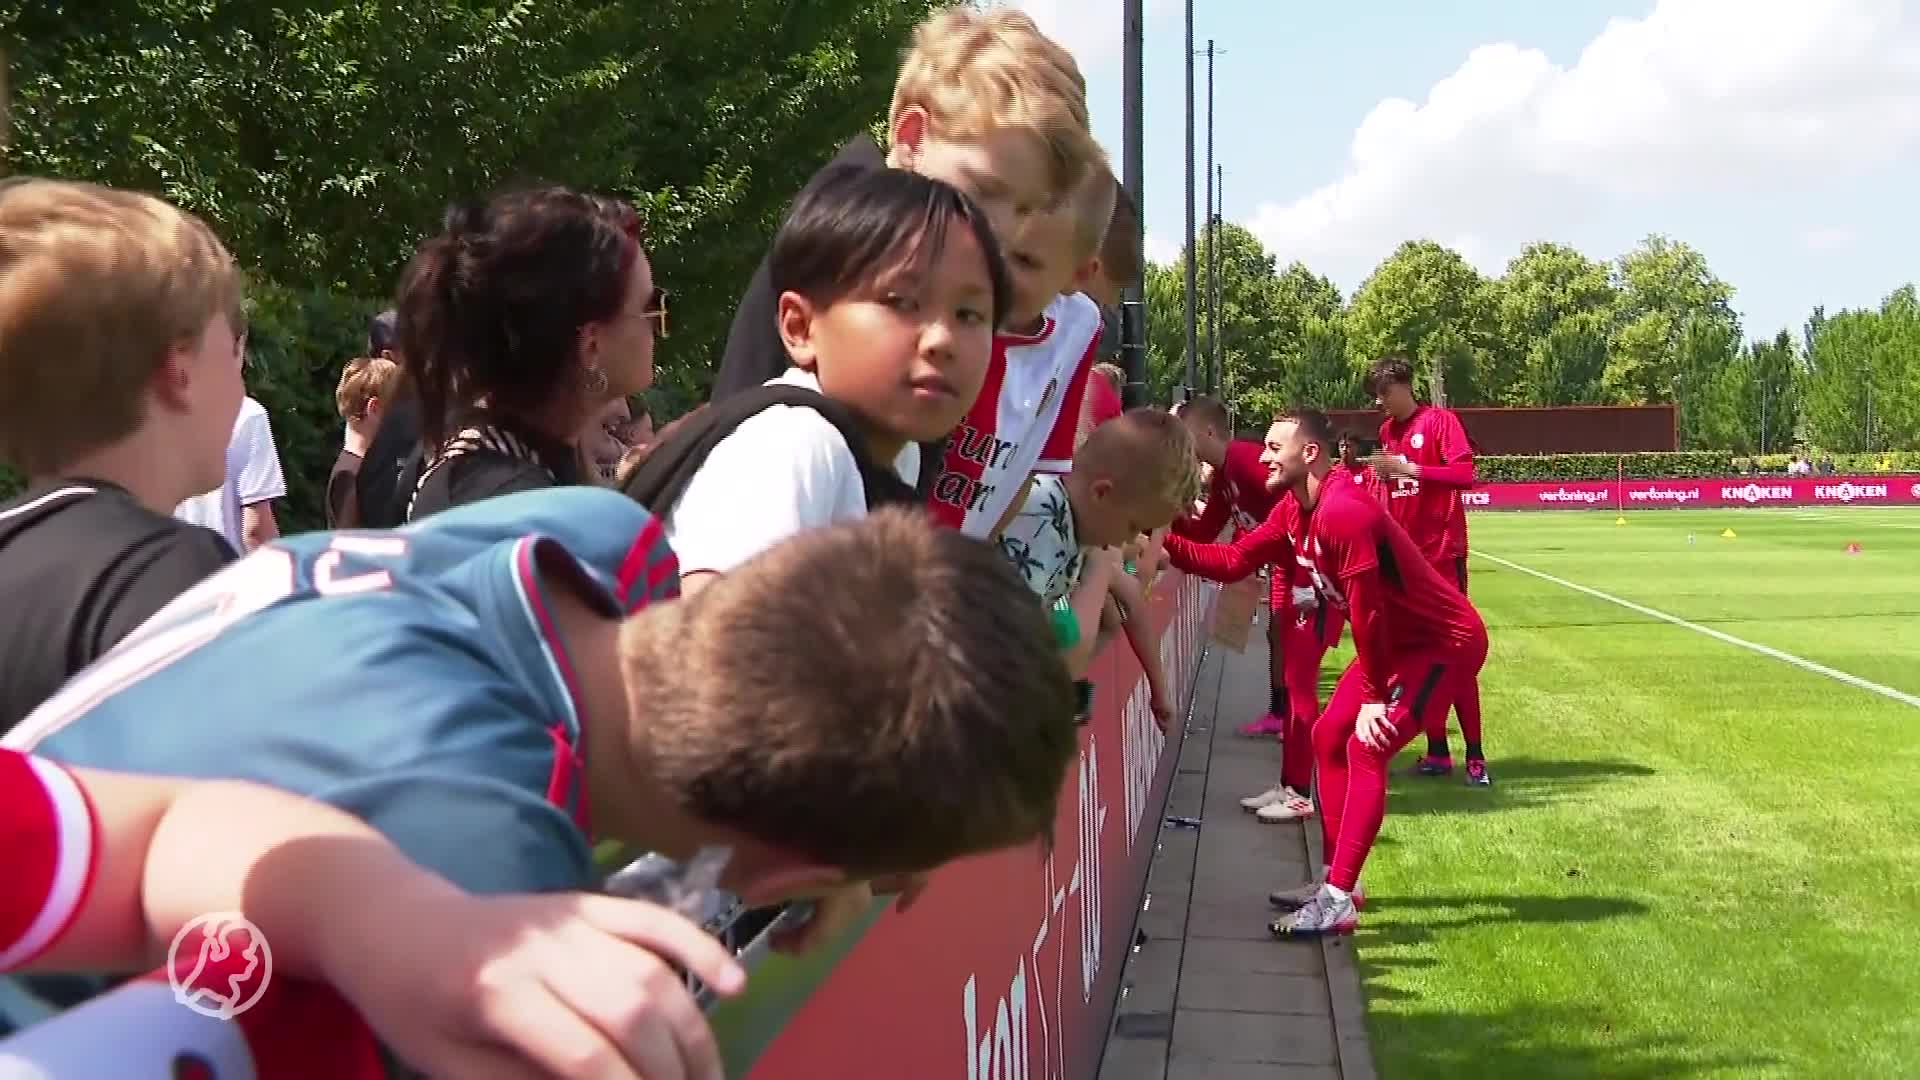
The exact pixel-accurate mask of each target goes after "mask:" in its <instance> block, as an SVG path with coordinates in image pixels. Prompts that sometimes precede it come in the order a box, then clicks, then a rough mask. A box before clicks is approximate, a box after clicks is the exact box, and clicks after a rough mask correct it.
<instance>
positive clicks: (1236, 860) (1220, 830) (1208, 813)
mask: <svg viewBox="0 0 1920 1080" xmlns="http://www.w3.org/2000/svg"><path fill="white" fill-rule="evenodd" d="M1261 617H1262V618H1264V617H1265V613H1264V612H1262V615H1261ZM1250 641H1251V643H1250V644H1249V645H1248V647H1247V650H1246V652H1244V653H1231V652H1226V651H1224V650H1223V649H1222V648H1221V647H1220V646H1218V645H1212V646H1209V648H1208V651H1207V655H1206V659H1205V661H1204V662H1203V663H1202V665H1201V669H1200V676H1199V678H1200V681H1199V686H1198V690H1197V692H1196V695H1195V698H1194V707H1193V715H1192V719H1191V721H1190V726H1189V728H1188V732H1187V740H1186V746H1185V748H1184V749H1183V750H1182V752H1181V758H1180V763H1179V766H1178V771H1177V772H1176V773H1175V774H1174V778H1173V790H1172V793H1171V794H1170V796H1169V798H1168V802H1167V817H1168V818H1170V819H1171V818H1175V817H1184V818H1197V819H1199V821H1200V823H1201V824H1200V827H1199V828H1197V829H1195V828H1185V827H1181V826H1178V825H1175V824H1167V825H1164V826H1163V827H1162V829H1161V831H1160V850H1159V852H1158V854H1157V855H1156V856H1155V857H1154V865H1153V869H1152V871H1151V874H1150V876H1149V878H1148V881H1147V900H1146V906H1145V909H1144V910H1143V911H1142V913H1141V915H1140V923H1139V932H1138V933H1137V934H1136V935H1135V938H1134V942H1135V948H1134V950H1133V952H1132V954H1131V956H1130V957H1129V959H1128V963H1127V969H1126V972H1125V973H1124V975H1123V976H1122V990H1121V998H1120V1002H1119V1005H1118V1007H1117V1009H1116V1017H1115V1024H1114V1033H1113V1037H1112V1039H1111V1040H1110V1041H1109V1042H1108V1044H1107V1051H1106V1056H1105V1058H1104V1060H1103V1062H1102V1065H1101V1070H1100V1080H1256V1078H1257V1080H1373V1078H1374V1071H1373V1058H1372V1054H1371V1053H1370V1052H1369V1050H1368V1047H1367V1035H1366V1026H1365V1013H1364V1005H1363V1003H1362V999H1361V995H1360V978H1359V973H1358V972H1357V971H1356V970H1355V968H1354V963H1353V943H1352V939H1351V938H1336V939H1331V940H1328V941H1323V942H1318V943H1313V942H1281V941H1275V940H1273V939H1272V938H1271V937H1270V936H1269V935H1268V933H1267V923H1268V922H1269V921H1271V920H1272V918H1273V913H1272V911H1271V910H1270V908H1269V907H1268V905H1267V899H1266V897H1267V893H1268V892H1270V891H1271V890H1273V889H1274V888H1275V887H1277V886H1282V885H1297V884H1299V883H1301V882H1303V881H1305V880H1307V878H1308V876H1309V869H1308V868H1309V867H1315V868H1317V867H1318V866H1319V865H1320V851H1319V848H1320V832H1319V828H1318V827H1317V826H1315V827H1313V828H1304V827H1302V826H1300V825H1297V824H1296V825H1263V824H1261V823H1260V822H1259V821H1258V820H1257V819H1256V818H1255V817H1254V816H1253V815H1252V814H1249V813H1247V812H1246V811H1244V810H1242V809H1241V808H1240V806H1239V800H1240V799H1241V798H1242V797H1243V796H1246V795H1250V794H1253V793H1254V792H1256V791H1261V790H1264V789H1265V788H1267V787H1269V786H1270V785H1271V784H1272V783H1273V782H1274V780H1275V778H1276V777H1278V775H1279V771H1280V747H1279V745H1278V744H1277V743H1275V742H1274V741H1272V740H1270V739H1245V738H1241V737H1240V736H1238V735H1236V734H1235V733H1234V729H1235V728H1237V727H1238V726H1239V725H1240V724H1242V723H1245V722H1246V721H1247V720H1249V719H1252V718H1253V717H1255V716H1258V715H1259V714H1261V713H1263V712H1265V711H1266V698H1267V661H1266V635H1265V630H1264V628H1263V627H1255V629H1254V633H1253V635H1252V638H1251V639H1250Z"/></svg>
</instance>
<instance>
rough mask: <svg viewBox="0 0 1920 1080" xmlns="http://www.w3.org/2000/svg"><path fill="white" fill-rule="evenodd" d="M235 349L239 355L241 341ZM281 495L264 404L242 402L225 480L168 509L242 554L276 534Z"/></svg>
mask: <svg viewBox="0 0 1920 1080" xmlns="http://www.w3.org/2000/svg"><path fill="white" fill-rule="evenodd" d="M240 348H241V350H242V352H243V353H244V351H245V348H246V343H245V340H244V339H242V342H241V346H240ZM286 497H287V478H286V476H285V475H284V474H283V473H282V472H281V470H280V452H279V451H278V450H276V449H274V445H273V422H272V421H270V420H268V419H267V410H266V407H265V406H263V405H261V404H260V403H259V402H258V401H255V400H254V399H253V398H250V397H249V398H243V399H242V400H241V402H240V415H239V416H238V417H236V418H235V419H234V422H233V437H232V438H231V439H230V440H228V442H227V478H226V480H225V481H224V482H222V483H221V485H220V486H219V487H217V488H214V489H213V490H212V491H209V492H207V493H205V494H203V495H195V496H194V497H192V498H190V499H187V500H186V501H184V502H182V503H181V504H180V505H179V506H177V507H174V510H173V516H174V517H177V518H179V519H180V520H181V521H185V522H188V523H190V524H194V525H199V526H201V527H203V528H208V529H212V530H213V531H214V532H217V533H219V534H220V535H221V536H223V537H226V540H227V543H229V544H231V545H233V547H234V550H236V551H239V552H241V553H242V554H245V553H246V552H249V551H252V550H253V549H254V548H257V547H259V546H260V545H261V544H264V543H266V542H267V541H269V540H274V539H277V538H278V537H279V536H280V522H279V521H278V519H276V518H275V517H274V516H273V500H275V499H284V498H286Z"/></svg>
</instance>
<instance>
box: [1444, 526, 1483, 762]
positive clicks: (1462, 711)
mask: <svg viewBox="0 0 1920 1080" xmlns="http://www.w3.org/2000/svg"><path fill="white" fill-rule="evenodd" d="M1454 575H1455V576H1454V580H1455V581H1456V582H1458V583H1459V585H1460V592H1461V594H1462V595H1464V594H1465V593H1466V591H1467V557H1466V556H1465V555H1462V556H1460V558H1458V559H1456V560H1455V561H1454ZM1453 711H1454V715H1456V716H1458V717H1459V718H1460V741H1462V742H1464V743H1466V744H1467V783H1468V784H1469V785H1470V786H1473V787H1486V786H1488V785H1489V784H1492V783H1493V775H1492V774H1491V773H1489V772H1487V752H1486V750H1485V749H1483V748H1482V747H1481V745H1480V666H1479V665H1474V666H1473V668H1472V670H1468V669H1467V668H1466V667H1465V666H1462V668H1461V671H1460V685H1458V686H1456V687H1455V688H1454V692H1453ZM1444 724H1445V721H1444V720H1443V721H1442V725H1443V728H1442V730H1444Z"/></svg>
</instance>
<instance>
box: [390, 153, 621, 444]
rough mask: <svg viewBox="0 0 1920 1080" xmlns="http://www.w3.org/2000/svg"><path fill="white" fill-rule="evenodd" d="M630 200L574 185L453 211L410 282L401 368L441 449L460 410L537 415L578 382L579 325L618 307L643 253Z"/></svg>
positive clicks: (419, 256) (404, 298)
mask: <svg viewBox="0 0 1920 1080" xmlns="http://www.w3.org/2000/svg"><path fill="white" fill-rule="evenodd" d="M639 235H640V225H639V218H638V216H637V215H636V214H635V213H634V211H633V208H632V207H631V206H629V205H627V204H624V203H621V202H618V201H616V200H613V199H607V198H603V197H600V196H594V195H585V194H581V193H579V192H575V191H571V190H569V189H567V188H559V187H553V188H537V189H531V190H526V191H517V192H510V193H508V194H505V195H500V196H498V197H496V198H494V199H492V200H490V201H488V202H485V203H477V202H475V203H462V204H458V205H455V206H453V207H451V208H450V209H449V210H448V211H447V214H446V218H445V220H444V222H443V225H442V229H441V232H440V234H439V235H438V236H435V237H433V238H432V239H430V240H428V241H426V242H425V243H423V244H421V245H420V248H419V250H418V251H417V252H415V254H414V257H413V261H412V262H411V263H409V264H408V266H407V269H406V272H405V274H404V275H403V276H402V278H401V282H400V291H399V297H398V302H397V303H396V305H395V307H396V310H397V311H398V313H399V346H400V349H399V351H400V357H401V363H402V364H403V365H404V368H405V371H406V373H407V377H408V381H409V383H410V384H411V386H412V387H413V391H414V394H415V395H416V397H417V398H418V400H419V403H420V428H421V434H422V435H423V436H424V437H425V439H426V441H427V442H428V443H429V444H430V445H437V444H438V443H440V442H442V441H443V440H445V439H446V437H447V436H448V435H449V434H450V430H449V429H450V428H451V427H453V426H454V420H455V418H456V416H457V415H458V414H459V413H461V412H464V411H467V410H482V408H483V407H482V402H484V403H485V405H484V410H483V411H485V412H486V413H489V414H493V415H499V416H515V415H521V416H524V415H528V414H532V413H535V412H537V411H538V410H540V409H541V408H542V407H543V406H545V405H547V404H548V403H549V402H551V401H552V400H553V399H554V397H555V396H556V395H557V394H558V393H559V392H560V391H561V390H562V388H563V387H565V386H566V385H567V383H568V380H569V379H570V378H572V377H573V373H574V371H573V369H574V358H575V348H576V346H577V343H578V340H579V334H580V328H581V327H583V326H585V325H587V324H588V323H593V322H604V321H605V320H607V319H609V318H611V317H613V315H614V314H615V313H616V312H618V311H619V310H620V307H621V304H622V302H623V301H624V299H625V297H626V293H627V287H628V282H629V280H630V279H629V275H631V274H632V273H633V267H634V264H635V263H636V262H637V261H638V258H639V251H640V247H639Z"/></svg>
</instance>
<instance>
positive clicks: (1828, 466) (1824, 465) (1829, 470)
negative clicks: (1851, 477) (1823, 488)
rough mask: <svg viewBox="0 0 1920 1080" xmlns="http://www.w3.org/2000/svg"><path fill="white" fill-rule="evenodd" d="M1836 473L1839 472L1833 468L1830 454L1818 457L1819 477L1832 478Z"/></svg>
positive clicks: (1836, 468)
mask: <svg viewBox="0 0 1920 1080" xmlns="http://www.w3.org/2000/svg"><path fill="white" fill-rule="evenodd" d="M1838 471H1839V469H1838V467H1837V466H1835V465H1834V463H1833V455H1832V454H1821V455H1820V475H1821V476H1832V475H1833V474H1834V473H1836V472H1838Z"/></svg>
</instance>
